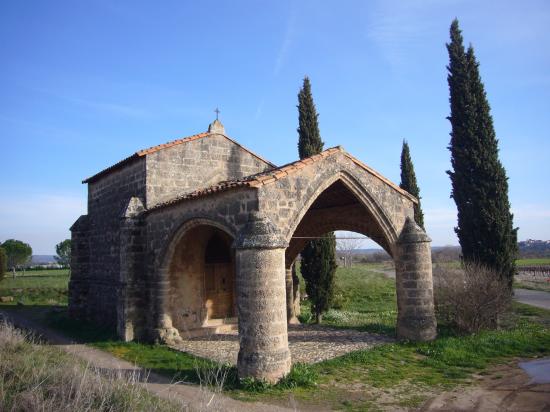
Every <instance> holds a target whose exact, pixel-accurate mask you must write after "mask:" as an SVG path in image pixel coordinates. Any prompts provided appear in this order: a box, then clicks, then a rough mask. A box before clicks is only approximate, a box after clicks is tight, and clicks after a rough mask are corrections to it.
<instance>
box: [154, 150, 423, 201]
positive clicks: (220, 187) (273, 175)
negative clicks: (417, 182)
mask: <svg viewBox="0 0 550 412" xmlns="http://www.w3.org/2000/svg"><path fill="white" fill-rule="evenodd" d="M334 153H342V154H343V155H344V156H346V157H347V158H349V159H350V160H351V161H352V162H354V163H355V164H356V165H357V166H359V167H361V168H362V169H363V170H365V171H367V172H368V173H370V174H372V175H374V176H376V177H377V178H378V179H380V180H382V181H383V182H384V183H386V184H387V185H389V186H390V187H392V188H393V189H395V190H397V191H398V192H399V193H401V194H402V195H404V196H406V197H407V198H408V199H410V200H411V201H413V202H414V203H417V202H418V200H417V199H416V198H415V197H414V196H413V195H411V194H410V193H409V192H407V191H405V190H403V189H401V188H400V187H399V186H397V185H396V184H395V183H393V182H391V181H390V180H388V179H387V178H385V177H384V176H382V175H381V174H380V173H378V172H377V171H376V170H374V169H372V168H370V167H369V166H367V165H366V164H364V163H363V162H361V161H360V160H358V159H356V158H355V157H353V156H352V155H350V154H349V153H347V152H346V151H345V150H344V149H343V148H342V147H340V146H336V147H332V148H330V149H327V150H325V151H323V152H321V153H320V154H317V155H314V156H311V157H308V158H305V159H302V160H297V161H295V162H292V163H289V164H286V165H283V166H280V167H278V168H276V169H272V170H268V171H265V172H261V173H258V174H255V175H251V176H246V177H243V178H242V179H239V180H231V181H226V182H220V183H218V184H216V185H214V186H210V187H207V188H204V189H199V190H195V191H194V192H191V193H187V194H184V195H181V196H179V197H177V198H175V199H172V200H170V201H168V202H165V203H161V204H158V205H156V206H154V207H152V208H151V209H149V210H155V209H159V208H162V207H165V206H169V205H173V204H175V203H179V202H182V201H184V200H186V199H192V198H196V197H202V196H206V195H209V194H213V193H220V192H225V191H227V190H232V189H235V188H242V187H249V188H258V187H261V186H264V185H267V184H270V183H273V182H275V181H277V180H279V179H282V178H284V177H286V176H288V175H291V174H293V173H295V172H297V171H299V170H300V169H303V168H304V167H306V166H307V165H309V164H312V163H315V162H317V161H319V160H322V159H325V158H327V157H329V156H331V155H332V154H334Z"/></svg>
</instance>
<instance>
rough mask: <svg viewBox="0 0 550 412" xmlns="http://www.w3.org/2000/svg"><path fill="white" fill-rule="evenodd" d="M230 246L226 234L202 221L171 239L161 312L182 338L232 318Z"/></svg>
mask: <svg viewBox="0 0 550 412" xmlns="http://www.w3.org/2000/svg"><path fill="white" fill-rule="evenodd" d="M232 242H233V238H232V236H230V235H229V234H228V233H227V232H226V231H224V230H222V229H221V228H219V227H216V226H214V225H210V224H207V223H205V222H202V221H198V222H190V223H188V224H186V225H185V226H184V227H183V228H182V229H180V231H179V232H178V234H177V235H176V237H175V238H174V240H173V243H172V246H171V248H170V257H169V264H168V270H167V272H168V273H167V275H168V276H167V277H168V285H169V286H168V290H167V293H166V294H165V295H164V297H163V298H162V301H163V302H164V304H163V309H162V311H163V316H164V319H165V321H168V324H170V323H171V327H173V328H175V329H177V331H178V333H179V334H180V335H181V336H182V337H184V336H193V335H195V334H196V333H198V330H199V329H201V328H204V327H208V326H212V325H213V324H221V323H224V322H222V321H220V320H224V319H227V318H232V317H234V316H235V293H234V289H235V269H234V268H235V259H234V252H233V250H232V249H231V244H232ZM216 320H217V323H216V322H212V321H216Z"/></svg>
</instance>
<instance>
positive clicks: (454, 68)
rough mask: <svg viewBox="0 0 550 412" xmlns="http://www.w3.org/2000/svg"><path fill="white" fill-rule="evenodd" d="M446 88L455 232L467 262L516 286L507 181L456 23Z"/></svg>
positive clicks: (475, 68) (475, 69) (471, 57)
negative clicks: (454, 205) (492, 272)
mask: <svg viewBox="0 0 550 412" xmlns="http://www.w3.org/2000/svg"><path fill="white" fill-rule="evenodd" d="M450 34H451V42H450V43H449V44H447V50H448V52H449V65H448V66H447V70H448V72H449V73H448V77H447V80H448V83H449V91H450V103H451V115H450V117H449V118H448V119H449V120H450V122H451V127H452V131H451V142H450V145H449V150H450V151H451V165H452V168H453V170H452V171H448V172H447V173H448V174H449V176H450V178H451V183H452V193H451V197H452V198H453V199H454V201H455V203H456V206H457V211H458V225H457V227H456V228H455V232H456V234H457V236H458V240H459V242H460V246H461V247H462V258H463V260H464V261H467V262H475V263H481V264H483V265H486V266H488V267H490V268H492V269H494V270H496V271H497V272H498V273H499V274H500V275H501V276H502V278H503V279H504V280H505V281H506V282H507V284H508V286H509V287H510V288H511V287H512V282H513V277H514V274H515V271H516V269H515V258H516V255H517V228H514V227H513V215H512V214H511V213H510V202H509V200H508V178H507V177H506V171H505V170H504V167H503V166H502V164H501V162H500V160H499V157H498V140H497V138H496V135H495V130H494V127H493V119H492V117H491V109H490V106H489V102H488V101H487V95H486V93H485V87H484V85H483V82H482V81H481V77H480V74H479V63H478V62H477V60H476V57H475V54H474V50H473V48H472V47H471V46H470V47H469V48H468V50H467V51H465V49H464V45H463V39H462V34H461V31H460V29H459V26H458V20H456V19H455V20H454V21H453V22H452V24H451V29H450Z"/></svg>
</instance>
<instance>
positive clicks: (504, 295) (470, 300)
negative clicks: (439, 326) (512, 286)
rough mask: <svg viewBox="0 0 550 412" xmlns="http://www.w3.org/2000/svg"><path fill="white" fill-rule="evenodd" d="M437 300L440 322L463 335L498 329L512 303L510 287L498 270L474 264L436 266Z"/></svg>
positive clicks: (435, 296) (435, 288) (435, 287)
mask: <svg viewBox="0 0 550 412" xmlns="http://www.w3.org/2000/svg"><path fill="white" fill-rule="evenodd" d="M434 298H435V309H436V314H437V317H438V319H439V321H440V322H441V323H444V324H448V325H449V326H451V327H453V328H455V329H456V330H457V331H459V332H462V333H475V332H478V331H480V330H482V329H495V328H496V327H497V326H498V319H499V317H500V316H501V315H502V314H503V313H504V312H505V311H506V310H507V309H508V307H509V305H510V302H511V294H510V290H509V288H508V285H507V283H506V281H503V280H502V278H501V276H500V275H499V274H498V273H497V272H496V271H494V270H492V269H490V268H487V267H485V266H483V265H479V264H471V263H466V264H464V265H463V267H462V268H460V269H453V268H449V267H445V266H436V267H435V268H434Z"/></svg>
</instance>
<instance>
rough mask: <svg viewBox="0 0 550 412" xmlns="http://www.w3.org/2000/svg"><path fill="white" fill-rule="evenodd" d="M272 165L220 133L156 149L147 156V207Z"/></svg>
mask: <svg viewBox="0 0 550 412" xmlns="http://www.w3.org/2000/svg"><path fill="white" fill-rule="evenodd" d="M271 168H272V166H271V165H269V164H268V163H266V162H265V161H263V160H261V159H259V158H258V157H256V156H254V155H252V154H251V153H249V152H247V151H246V150H244V149H243V148H242V147H240V146H238V145H236V144H235V143H233V142H232V141H231V140H229V139H228V138H226V137H224V136H223V135H221V134H211V135H209V136H206V137H203V138H201V139H197V140H194V141H191V142H186V143H184V144H180V145H176V146H172V147H170V148H167V149H163V150H159V151H157V152H154V153H151V154H149V155H147V208H151V207H153V206H155V205H156V204H158V203H162V202H165V201H168V200H170V199H172V198H174V197H176V196H177V195H180V194H182V193H188V192H191V191H193V190H196V189H203V188H207V187H209V186H212V185H215V184H216V183H219V182H221V181H224V180H234V179H239V178H241V177H244V176H249V175H252V174H255V173H259V172H263V171H265V170H268V169H271Z"/></svg>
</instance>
